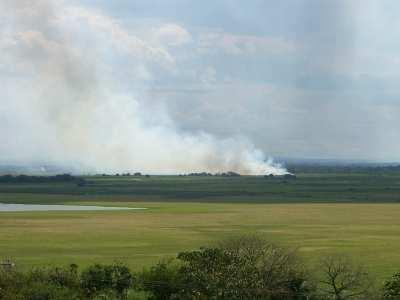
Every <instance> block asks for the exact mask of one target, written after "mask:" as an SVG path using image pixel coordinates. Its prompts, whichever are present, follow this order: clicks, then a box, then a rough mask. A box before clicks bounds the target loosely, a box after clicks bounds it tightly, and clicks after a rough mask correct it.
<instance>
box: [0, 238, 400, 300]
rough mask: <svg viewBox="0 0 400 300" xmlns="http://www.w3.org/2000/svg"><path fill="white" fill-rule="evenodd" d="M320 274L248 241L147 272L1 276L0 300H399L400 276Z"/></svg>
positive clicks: (350, 271)
mask: <svg viewBox="0 0 400 300" xmlns="http://www.w3.org/2000/svg"><path fill="white" fill-rule="evenodd" d="M316 267H317V268H315V266H311V267H309V266H307V265H306V264H304V263H303V262H302V261H301V259H300V258H299V257H298V256H297V253H296V251H293V250H290V249H289V250H288V249H285V248H282V247H278V246H276V245H274V244H272V243H270V242H268V241H266V240H265V239H263V238H261V237H259V236H242V237H238V238H231V239H229V240H226V241H225V242H223V243H221V244H220V245H217V246H214V247H203V248H200V249H198V250H194V251H187V252H181V253H179V254H178V255H177V257H176V259H170V260H164V261H161V262H159V263H158V264H156V265H154V266H152V267H150V268H147V269H144V270H143V271H141V272H132V271H131V270H130V269H129V268H128V267H127V266H125V265H124V264H121V263H114V264H109V265H104V264H95V265H90V266H88V267H86V268H84V269H83V270H82V271H80V270H79V268H78V266H77V265H70V266H69V267H66V268H60V267H53V268H49V267H48V268H34V269H32V270H29V271H18V269H15V268H7V269H3V270H1V271H0V299H1V300H14V299H24V300H53V299H54V300H67V299H68V300H71V299H72V300H73V299H76V300H78V299H110V300H112V299H132V300H133V299H150V300H169V299H171V300H178V299H179V300H185V299H198V300H202V299H205V300H206V299H213V300H225V299H226V300H228V299H229V300H235V299H238V300H239V299H240V300H253V299H260V300H261V299H265V300H323V299H332V300H350V299H353V300H369V299H370V300H373V299H374V300H378V299H381V300H389V299H400V275H399V273H397V274H394V275H393V276H392V277H391V278H389V279H388V280H387V281H386V282H385V283H384V284H383V285H382V286H377V287H376V285H375V283H374V280H373V278H371V277H370V276H369V274H368V273H367V272H366V271H365V269H364V268H363V267H362V266H360V265H356V264H354V263H353V262H351V261H350V260H348V259H347V258H344V257H342V256H327V257H325V258H323V259H322V260H321V261H320V263H319V264H318V265H317V266H316ZM312 270H318V271H312Z"/></svg>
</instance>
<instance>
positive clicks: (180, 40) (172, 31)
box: [153, 23, 192, 47]
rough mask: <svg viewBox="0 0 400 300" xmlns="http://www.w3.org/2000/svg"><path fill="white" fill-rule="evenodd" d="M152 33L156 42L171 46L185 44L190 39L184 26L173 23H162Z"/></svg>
mask: <svg viewBox="0 0 400 300" xmlns="http://www.w3.org/2000/svg"><path fill="white" fill-rule="evenodd" d="M153 34H154V39H155V40H156V41H157V43H159V44H161V45H167V46H173V47H176V46H181V45H184V44H187V43H189V42H190V41H191V40H192V36H191V35H190V33H189V32H188V31H187V30H186V28H184V27H182V26H180V25H178V24H173V23H167V24H162V25H161V26H160V27H159V28H157V29H155V30H154V33H153Z"/></svg>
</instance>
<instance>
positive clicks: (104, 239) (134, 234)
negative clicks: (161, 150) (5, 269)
mask: <svg viewBox="0 0 400 300" xmlns="http://www.w3.org/2000/svg"><path fill="white" fill-rule="evenodd" d="M86 180H87V181H88V183H87V184H86V185H85V186H84V187H77V186H76V185H74V184H63V183H57V184H35V185H32V184H8V185H6V184H0V202H3V203H4V202H8V203H81V204H96V205H111V206H118V205H119V206H130V207H147V208H148V210H146V211H118V212H116V211H114V212H19V213H0V257H11V258H13V259H14V260H16V262H17V263H18V264H19V265H20V266H21V267H29V266H32V265H42V264H57V265H58V264H68V263H78V264H80V265H86V264H89V263H92V262H112V261H114V260H120V261H124V262H127V263H128V264H129V265H130V266H131V267H132V268H134V269H140V268H142V267H143V266H146V265H150V264H151V263H154V262H156V261H158V260H160V259H162V258H163V257H168V256H174V255H175V254H176V253H177V252H179V251H183V250H189V249H193V248H197V247H199V246H201V245H210V244H212V243H215V242H217V241H218V240H220V239H223V238H225V237H227V236H231V235H238V234H241V233H260V234H263V235H265V236H266V237H267V238H269V239H270V240H271V241H274V242H277V243H279V244H282V245H285V246H290V247H295V248H298V249H299V253H300V254H301V256H303V257H304V259H306V260H310V261H316V260H318V258H319V257H320V256H321V255H323V254H327V253H338V252H340V253H346V254H347V255H349V256H351V257H353V258H354V259H356V260H359V261H362V262H363V263H364V264H365V265H366V266H367V267H368V268H370V270H371V272H372V273H374V274H376V275H377V276H378V278H384V277H385V276H387V275H390V274H392V273H393V272H394V271H396V270H399V269H400V251H398V250H399V249H400V204H399V203H397V202H398V201H399V199H400V193H399V191H400V174H399V173H396V172H394V173H391V172H389V173H387V174H379V173H362V172H361V173H355V174H347V173H334V174H332V173H327V174H315V173H314V174H313V173H307V174H300V175H299V176H298V178H297V179H296V180H290V181H284V180H281V179H274V180H271V179H265V178H262V177H240V178H222V177H221V178H220V177H209V178H208V177H207V178H202V177H199V178H194V177H177V176H165V177H158V176H152V177H150V178H144V177H142V178H135V177H89V178H86ZM296 195H297V196H296Z"/></svg>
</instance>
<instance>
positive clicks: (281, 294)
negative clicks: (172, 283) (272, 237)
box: [178, 236, 313, 300]
mask: <svg viewBox="0 0 400 300" xmlns="http://www.w3.org/2000/svg"><path fill="white" fill-rule="evenodd" d="M178 259H179V260H181V261H182V262H183V263H184V264H183V266H182V268H181V269H180V273H181V276H182V278H183V279H182V280H183V281H182V283H183V289H182V291H181V292H180V293H179V294H178V296H179V297H180V298H182V299H190V298H195V299H271V300H272V299H279V300H286V299H287V300H289V299H290V300H292V299H310V298H311V297H312V292H313V288H312V285H311V284H310V283H309V281H308V280H307V279H306V276H305V274H306V272H305V271H304V270H303V267H302V266H301V265H300V264H299V263H298V260H297V258H296V255H295V253H294V252H290V251H286V250H284V249H282V248H279V247H276V246H274V245H272V244H270V243H267V242H266V241H264V240H263V239H261V238H259V237H255V236H246V237H241V238H237V239H232V240H230V241H228V242H225V243H224V244H222V245H220V247H216V248H202V249H200V250H198V251H191V252H183V253H180V254H179V255H178Z"/></svg>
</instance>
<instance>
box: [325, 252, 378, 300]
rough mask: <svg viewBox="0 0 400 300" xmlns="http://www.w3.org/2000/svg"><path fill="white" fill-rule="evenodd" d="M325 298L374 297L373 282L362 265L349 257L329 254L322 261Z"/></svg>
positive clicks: (345, 299) (344, 299) (338, 299)
mask: <svg viewBox="0 0 400 300" xmlns="http://www.w3.org/2000/svg"><path fill="white" fill-rule="evenodd" d="M321 270H322V278H323V279H322V280H321V289H322V294H323V297H324V299H334V300H347V299H362V300H366V299H372V298H373V292H372V282H371V280H370V278H369V276H368V273H367V272H366V271H365V269H364V268H363V267H362V266H358V265H355V264H354V263H353V262H351V261H350V260H349V259H348V258H345V257H340V256H328V257H326V258H324V259H323V260H322V262H321Z"/></svg>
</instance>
